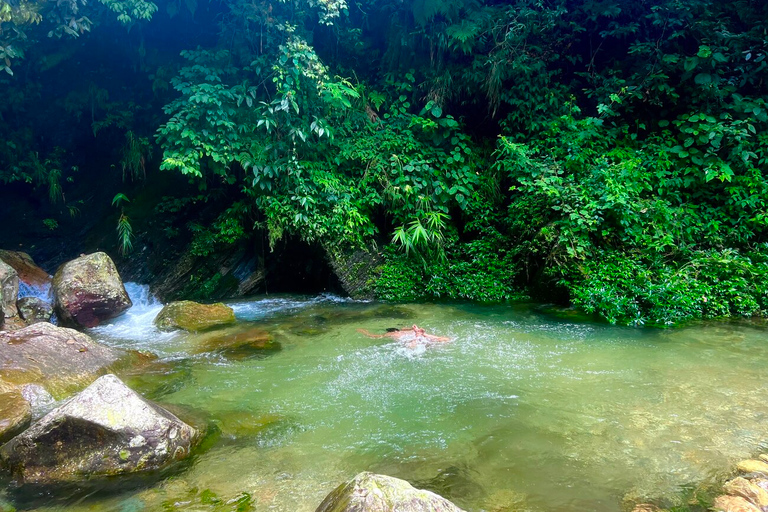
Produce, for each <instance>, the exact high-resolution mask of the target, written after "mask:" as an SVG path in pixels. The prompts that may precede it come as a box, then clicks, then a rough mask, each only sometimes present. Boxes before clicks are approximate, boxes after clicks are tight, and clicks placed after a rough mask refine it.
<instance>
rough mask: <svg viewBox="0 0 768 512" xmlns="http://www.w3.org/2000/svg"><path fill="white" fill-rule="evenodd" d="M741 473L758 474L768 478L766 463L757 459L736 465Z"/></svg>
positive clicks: (767, 465)
mask: <svg viewBox="0 0 768 512" xmlns="http://www.w3.org/2000/svg"><path fill="white" fill-rule="evenodd" d="M736 469H738V470H739V471H741V472H742V473H759V474H761V475H764V476H768V462H764V461H762V460H757V459H749V460H743V461H741V462H739V463H738V464H737V465H736Z"/></svg>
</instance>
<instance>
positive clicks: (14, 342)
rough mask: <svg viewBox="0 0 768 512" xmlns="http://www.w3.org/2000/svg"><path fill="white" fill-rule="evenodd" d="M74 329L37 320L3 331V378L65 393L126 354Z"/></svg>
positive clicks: (0, 354)
mask: <svg viewBox="0 0 768 512" xmlns="http://www.w3.org/2000/svg"><path fill="white" fill-rule="evenodd" d="M123 355H124V354H123V353H122V352H119V351H117V350H114V349H111V348H109V347H105V346H103V345H99V344H98V343H96V342H94V341H93V340H92V339H91V338H90V337H89V336H87V335H85V334H83V333H80V332H77V331H75V330H74V329H67V328H64V327H57V326H55V325H52V324H49V323H38V324H34V325H30V326H29V327H25V328H24V329H20V330H18V331H13V332H0V377H2V378H3V379H5V380H6V381H8V382H11V383H13V384H17V385H22V384H30V383H34V384H40V385H42V386H43V387H45V388H46V389H47V390H48V391H49V392H51V393H53V394H54V395H56V394H63V393H66V392H68V391H74V390H77V389H81V388H82V387H83V386H85V385H87V384H89V383H90V382H92V381H93V380H94V379H95V378H96V377H98V376H99V375H102V374H104V373H106V372H107V371H108V369H109V368H110V367H111V365H113V364H115V363H116V362H117V361H118V360H120V359H121V358H122V357H123Z"/></svg>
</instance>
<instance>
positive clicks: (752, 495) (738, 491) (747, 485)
mask: <svg viewBox="0 0 768 512" xmlns="http://www.w3.org/2000/svg"><path fill="white" fill-rule="evenodd" d="M723 491H725V492H726V493H727V494H730V495H731V496H741V497H742V498H744V499H745V500H747V501H749V502H750V503H752V504H753V505H756V506H758V507H760V508H764V507H768V491H766V490H765V489H763V488H762V487H760V486H759V485H757V484H755V483H753V482H750V481H749V480H747V479H746V478H742V477H738V478H734V479H733V480H731V481H729V482H728V483H726V484H725V486H724V487H723Z"/></svg>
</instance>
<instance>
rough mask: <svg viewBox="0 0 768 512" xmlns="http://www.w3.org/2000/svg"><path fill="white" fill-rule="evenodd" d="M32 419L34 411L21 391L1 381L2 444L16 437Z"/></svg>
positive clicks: (0, 419)
mask: <svg viewBox="0 0 768 512" xmlns="http://www.w3.org/2000/svg"><path fill="white" fill-rule="evenodd" d="M31 419H32V409H31V407H30V404H29V402H28V401H27V400H26V399H25V398H24V395H23V394H22V391H21V389H19V388H17V387H16V386H12V385H11V384H9V383H7V382H3V381H0V443H4V442H5V441H7V440H8V439H10V438H11V437H13V436H15V435H16V434H18V433H19V432H21V431H22V430H24V428H26V426H27V425H29V422H30V420H31Z"/></svg>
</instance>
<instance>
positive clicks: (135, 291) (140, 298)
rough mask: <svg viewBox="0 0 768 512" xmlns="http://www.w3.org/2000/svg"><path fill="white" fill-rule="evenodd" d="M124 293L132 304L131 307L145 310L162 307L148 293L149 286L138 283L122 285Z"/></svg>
mask: <svg viewBox="0 0 768 512" xmlns="http://www.w3.org/2000/svg"><path fill="white" fill-rule="evenodd" d="M124 286H125V291H126V292H128V297H130V298H131V302H133V307H134V308H136V307H139V308H146V307H155V306H158V305H159V306H162V304H161V303H160V301H158V300H157V298H155V296H154V295H152V294H151V293H149V285H146V284H139V283H124Z"/></svg>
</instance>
